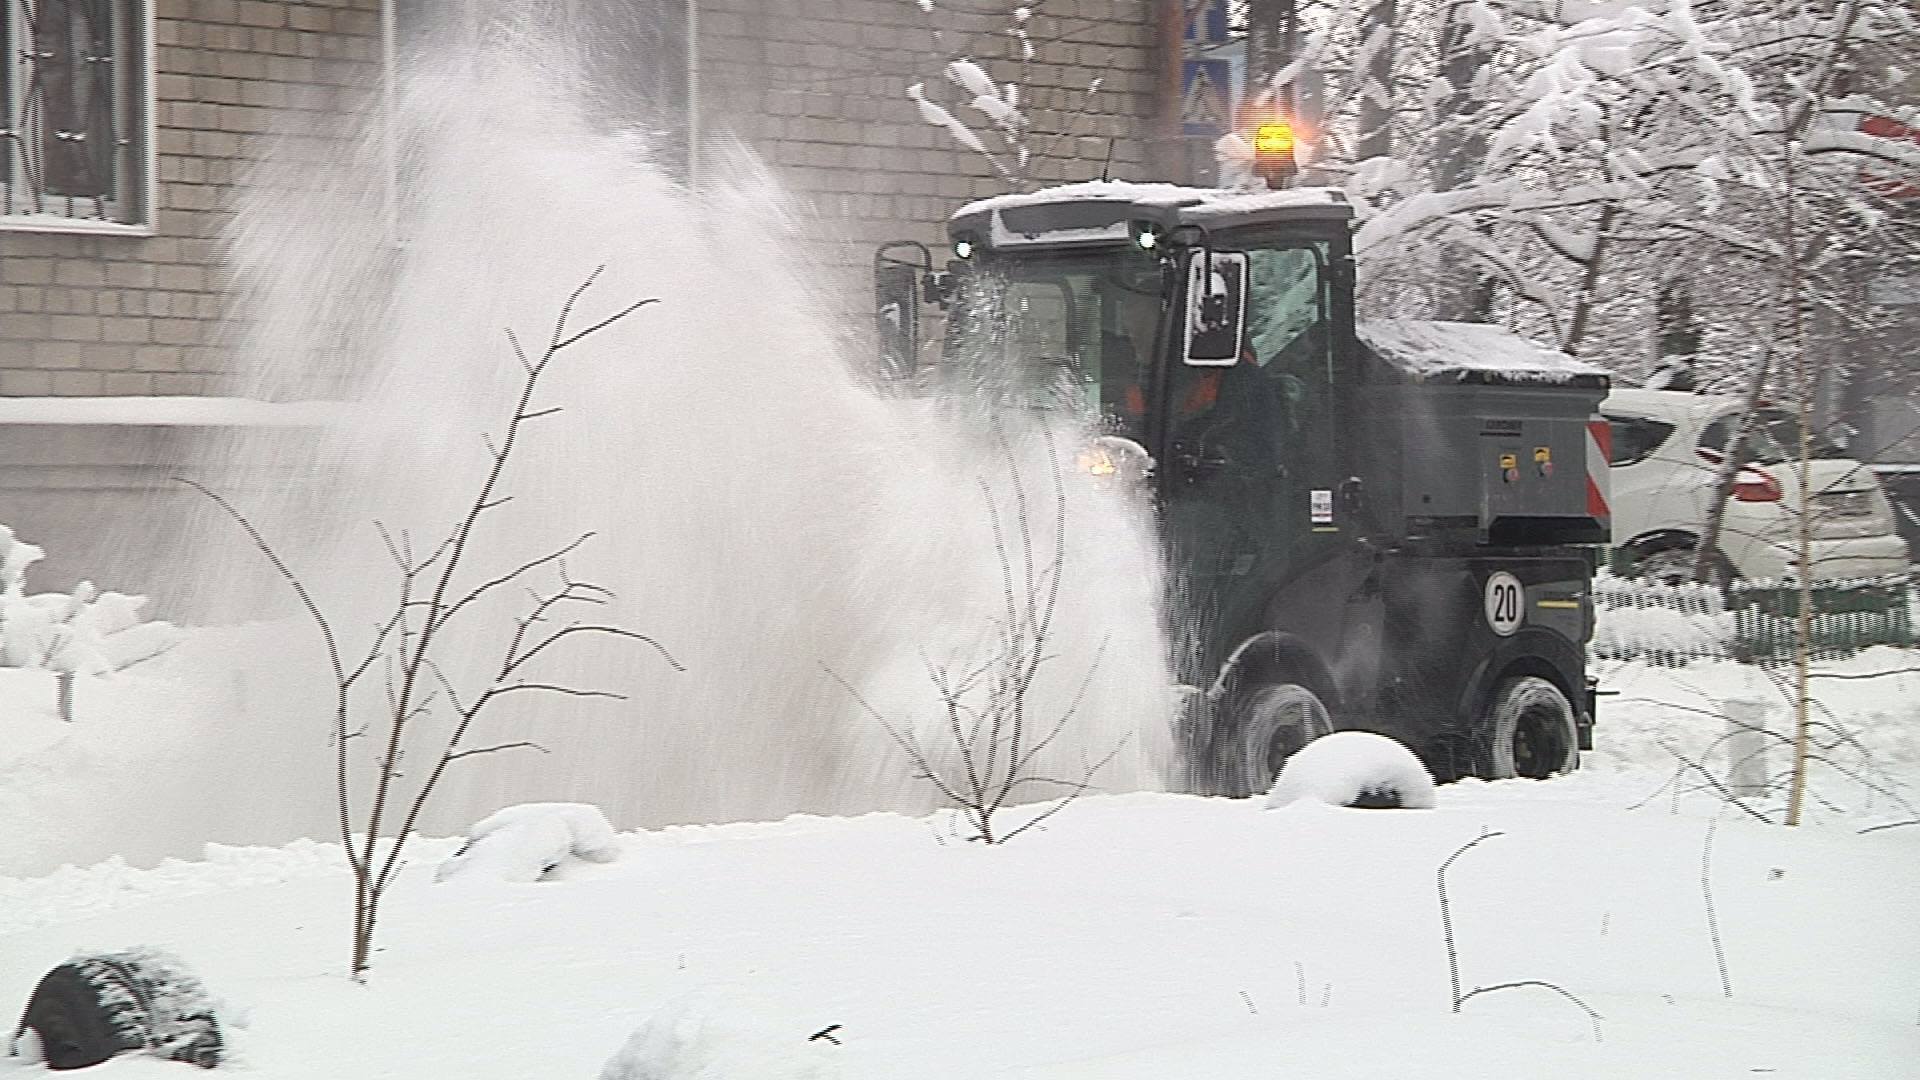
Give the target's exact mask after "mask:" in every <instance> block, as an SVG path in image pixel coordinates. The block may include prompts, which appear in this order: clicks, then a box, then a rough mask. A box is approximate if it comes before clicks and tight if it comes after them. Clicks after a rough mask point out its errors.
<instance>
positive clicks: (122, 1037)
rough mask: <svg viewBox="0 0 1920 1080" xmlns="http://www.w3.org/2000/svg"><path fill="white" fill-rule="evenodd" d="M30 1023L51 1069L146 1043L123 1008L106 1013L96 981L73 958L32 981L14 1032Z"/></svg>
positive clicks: (77, 1064)
mask: <svg viewBox="0 0 1920 1080" xmlns="http://www.w3.org/2000/svg"><path fill="white" fill-rule="evenodd" d="M28 1028H31V1029H33V1031H34V1033H35V1034H37V1035H39V1036H40V1051H41V1053H42V1055H44V1057H45V1059H46V1063H47V1068H49V1069H63V1070H64V1069H84V1068H86V1067H87V1066H89V1065H98V1064H100V1063H101V1062H103V1061H105V1060H107V1059H108V1058H110V1057H113V1056H114V1055H115V1054H121V1053H125V1052H126V1051H128V1050H141V1049H144V1048H145V1047H146V1045H147V1037H146V1032H145V1031H143V1030H142V1029H141V1027H140V1025H139V1022H138V1021H137V1020H136V1019H134V1018H133V1017H131V1016H130V1015H129V1014H128V1013H127V1012H126V1011H125V1010H122V1011H121V1013H120V1015H119V1016H118V1017H115V1016H113V1015H110V1014H109V1013H108V1011H107V1009H106V1006H105V1005H104V1003H102V1002H101V1000H100V991H99V989H98V987H96V986H95V985H94V983H93V982H92V981H91V980H89V979H88V978H87V977H86V976H85V975H84V974H83V973H82V972H81V971H80V969H79V968H77V967H75V966H74V965H73V964H61V965H60V966H59V967H56V968H54V969H53V970H52V971H49V972H47V974H46V975H45V976H44V977H42V978H41V980H40V985H38V986H36V987H34V989H33V996H32V997H30V998H28V999H27V1009H26V1012H25V1014H24V1015H22V1016H21V1017H20V1027H19V1029H18V1031H16V1033H15V1034H16V1037H18V1034H19V1032H24V1031H25V1030H27V1029H28Z"/></svg>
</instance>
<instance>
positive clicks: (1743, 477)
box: [1600, 389, 1907, 581]
mask: <svg viewBox="0 0 1920 1080" xmlns="http://www.w3.org/2000/svg"><path fill="white" fill-rule="evenodd" d="M1741 408H1742V402H1741V400H1740V399H1739V398H1736V397H1728V396H1718V395H1711V394H1689V393H1682V392H1679V391H1673V390H1630V389H1623V390H1615V391H1613V393H1611V394H1610V395H1608V397H1607V399H1606V401H1605V402H1604V403H1603V404H1602V405H1601V407H1600V411H1601V413H1602V414H1604V415H1605V416H1606V418H1607V420H1608V421H1609V422H1610V424H1611V426H1612V428H1613V453H1612V456H1611V459H1610V461H1611V464H1612V466H1613V469H1612V480H1613V500H1612V502H1613V538H1614V544H1615V545H1616V546H1617V547H1619V548H1621V549H1623V550H1624V551H1625V553H1626V555H1627V558H1628V559H1629V560H1630V565H1631V566H1632V568H1633V570H1632V572H1634V573H1636V574H1639V575H1640V576H1644V577H1651V578H1657V579H1660V580H1667V581H1678V580H1685V579H1690V578H1691V576H1692V568H1693V559H1694V552H1695V550H1696V548H1697V547H1698V545H1699V542H1700V535H1701V533H1702V532H1703V531H1704V530H1705V527H1706V522H1707V516H1708V515H1707V511H1708V507H1709V506H1710V505H1711V504H1712V501H1713V485H1714V479H1715V476H1716V474H1717V472H1718V469H1719V465H1720V463H1721V461H1723V460H1724V452H1725V449H1726V446H1727V443H1728V442H1729V441H1731V439H1732V437H1733V433H1734V431H1735V429H1736V427H1737V425H1738V424H1739V421H1740V412H1741ZM1798 432H1799V426H1798V422H1797V420H1796V418H1795V416H1794V415H1793V414H1792V413H1790V412H1787V411H1785V410H1779V409H1767V410H1762V411H1761V413H1760V423H1759V424H1757V425H1756V426H1755V428H1754V430H1753V432H1752V433H1751V435H1750V437H1749V440H1748V442H1749V445H1748V447H1747V453H1746V462H1745V464H1744V466H1743V467H1742V468H1741V469H1740V472H1739V474H1738V475H1737V477H1736V480H1735V483H1734V489H1733V496H1732V498H1731V499H1729V500H1728V502H1727V511H1726V515H1725V519H1724V521H1723V523H1722V525H1721V530H1720V542H1719V544H1718V548H1719V551H1718V553H1717V554H1716V555H1715V559H1714V561H1715V563H1716V564H1717V569H1718V571H1719V572H1720V573H1721V574H1722V575H1737V576H1739V577H1745V578H1785V577H1790V576H1792V572H1793V565H1794V557H1795V554H1796V552H1797V550H1798V545H1799V538H1798V522H1799V514H1800V478H1799V456H1800V455H1799V435H1798ZM1838 454H1839V451H1838V450H1836V449H1835V448H1833V447H1829V446H1819V447H1816V449H1815V455H1816V456H1815V457H1814V458H1813V459H1812V460H1811V461H1809V462H1808V470H1807V491H1808V493H1809V500H1810V502H1811V507H1812V514H1811V519H1812V523H1813V541H1812V552H1811V554H1812V562H1813V576H1814V577H1815V578H1816V579H1831V578H1852V577H1873V576H1877V575H1881V574H1892V573H1900V572H1903V571H1905V570H1906V569H1907V545H1906V542H1905V541H1903V540H1902V539H1901V538H1900V536H1899V534H1898V533H1897V532H1896V531H1895V530H1894V521H1893V510H1892V507H1891V506H1890V505H1889V503H1888V502H1887V498H1886V495H1885V493H1884V492H1882V491H1881V488H1880V482H1879V480H1878V479H1876V478H1875V476H1874V474H1873V471H1872V469H1870V468H1869V467H1867V466H1866V465H1863V464H1861V463H1860V462H1858V461H1854V460H1852V459H1849V458H1844V457H1839V456H1837V455H1838Z"/></svg>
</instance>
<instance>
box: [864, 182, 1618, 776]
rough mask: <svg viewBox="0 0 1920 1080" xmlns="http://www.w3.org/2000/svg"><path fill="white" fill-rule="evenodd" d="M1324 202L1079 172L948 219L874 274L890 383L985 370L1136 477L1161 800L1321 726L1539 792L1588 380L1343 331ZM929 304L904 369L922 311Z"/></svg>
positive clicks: (1574, 714)
mask: <svg viewBox="0 0 1920 1080" xmlns="http://www.w3.org/2000/svg"><path fill="white" fill-rule="evenodd" d="M1351 221H1352V207H1351V205H1350V204H1349V203H1348V202H1347V200H1346V199H1345V197H1344V196H1343V195H1342V194H1341V193H1340V192H1338V191H1336V190H1332V189H1324V188H1308V189H1294V190H1279V191H1257V192H1247V191H1224V190H1207V189H1196V188H1186V187H1177V186H1173V185H1160V184H1128V183H1110V182H1106V181H1099V182H1093V183H1087V184H1076V185H1069V186H1065V187H1058V188H1053V189H1049V190H1043V191H1038V192H1033V193H1025V194H1017V195H1008V196H1002V197H997V198H992V199H987V200H984V201H980V202H975V203H973V204H971V205H969V206H966V207H965V208H963V209H961V210H960V211H959V212H958V213H956V214H954V215H953V217H952V219H951V220H950V222H949V235H950V237H951V242H952V245H953V251H954V254H955V256H956V259H955V260H954V261H953V262H951V263H949V264H948V266H947V268H946V269H945V270H944V271H940V272H936V271H935V269H934V267H933V265H932V260H931V258H930V256H929V252H928V251H927V249H925V248H924V247H921V246H919V245H916V244H904V245H888V246H886V247H884V248H882V249H881V251H880V252H879V254H878V255H877V257H876V283H877V295H878V300H879V307H880V331H881V337H882V338H883V340H884V349H883V351H884V353H885V358H886V361H887V363H888V364H889V365H890V366H891V367H892V368H893V369H894V370H895V371H896V372H898V373H901V374H911V375H914V376H915V377H919V378H927V377H932V378H934V379H936V380H937V379H938V378H939V377H940V372H942V371H943V370H948V369H952V368H954V367H956V366H967V365H979V364H982V363H984V364H987V365H998V366H999V367H1000V368H1001V369H1002V370H1004V371H1006V372H1009V373H1011V378H1012V379H1013V381H1014V382H1015V383H1016V384H1018V386H1017V390H1018V392H1021V393H1025V394H1027V395H1028V396H1029V397H1030V399H1031V400H1033V401H1035V402H1040V403H1043V404H1045V405H1049V406H1053V407H1065V408H1070V409H1075V410H1080V411H1082V412H1083V413H1084V414H1085V415H1088V416H1090V417H1094V416H1097V425H1098V426H1097V430H1098V432H1099V433H1100V434H1099V437H1098V438H1096V439H1095V440H1094V442H1093V445H1092V446H1091V447H1090V448H1089V450H1088V451H1087V452H1086V453H1083V454H1082V455H1081V460H1082V462H1083V463H1090V465H1091V467H1092V468H1093V469H1094V470H1095V471H1100V472H1118V473H1128V472H1133V473H1136V474H1138V475H1140V476H1141V477H1142V482H1143V483H1145V484H1147V485H1149V486H1150V490H1151V491H1152V493H1153V496H1154V504H1155V506H1156V507H1157V511H1158V516H1159V521H1160V527H1161V532H1162V536H1163V538H1164V541H1165V543H1166V546H1167V551H1168V557H1169V565H1170V569H1171V578H1172V583H1173V590H1174V592H1175V594H1176V595H1175V596H1174V600H1173V603H1172V605H1171V606H1172V610H1171V613H1170V615H1171V617H1172V618H1173V619H1175V620H1176V622H1177V625H1176V626H1175V628H1174V629H1175V637H1176V641H1177V642H1182V643H1183V651H1184V652H1185V653H1186V655H1185V656H1183V657H1178V658H1176V659H1177V662H1178V663H1179V664H1181V665H1182V666H1183V667H1184V668H1185V670H1183V671H1181V673H1180V674H1181V678H1182V679H1183V681H1184V682H1186V683H1188V684H1190V685H1191V686H1193V687H1194V688H1196V693H1195V694H1194V695H1193V706H1194V707H1192V708H1190V709H1189V710H1187V712H1186V715H1185V716H1183V718H1182V719H1181V720H1180V722H1179V723H1180V728H1181V730H1180V732H1179V735H1180V742H1181V745H1182V749H1183V752H1184V756H1185V759H1186V767H1187V769H1188V777H1187V786H1189V787H1191V788H1193V789H1195V790H1200V791H1208V792H1217V793H1227V794H1240V793H1247V792H1251V791H1256V790H1263V789H1264V788H1265V787H1266V786H1267V785H1268V784H1269V783H1270V782H1271V780H1272V778H1273V776H1274V775H1275V773H1276V771H1277V770H1278V768H1279V765H1280V763H1281V762H1282V761H1283V760H1284V758H1285V756H1286V755H1287V754H1289V753H1291V752H1292V751H1293V750H1294V749H1297V748H1298V747H1299V746H1301V745H1303V744H1304V742H1305V741H1306V740H1308V739H1311V738H1314V737H1316V736H1318V735H1320V734H1322V733H1325V732H1326V731H1329V730H1332V729H1334V728H1363V729H1369V730H1374V731H1378V732H1381V733H1384V734H1388V735H1391V736H1393V737H1395V738H1397V739H1399V740H1400V741H1401V742H1402V743H1404V744H1406V745H1407V746H1409V747H1411V748H1413V749H1414V750H1415V751H1416V752H1418V753H1419V754H1420V756H1421V757H1422V759H1423V760H1425V761H1426V762H1427V764H1428V765H1429V767H1430V768H1432V769H1433V771H1434V772H1435V774H1436V775H1438V776H1440V777H1442V778H1443V779H1444V778H1451V777H1458V776H1462V775H1469V774H1471V775H1480V776H1486V777H1506V776H1531V777H1544V776H1548V775H1550V774H1552V773H1555V772H1560V771H1564V770H1567V769H1570V768H1573V767H1575V766H1576V765H1577V764H1578V761H1579V757H1578V753H1577V750H1579V749H1582V748H1587V747H1590V746H1591V738H1592V727H1593V694H1592V691H1591V689H1590V687H1589V685H1588V681H1587V678H1586V662H1585V643H1586V642H1587V640H1588V638H1589V637H1590V635H1591V633H1592V630H1593V601H1592V597H1591V593H1590V589H1589V585H1590V582H1591V578H1592V573H1593V568H1594V566H1595V564H1596V556H1597V551H1598V549H1597V548H1596V547H1595V546H1594V545H1601V544H1604V543H1605V542H1606V541H1607V539H1608V520H1607V519H1608V513H1607V505H1606V490H1607V488H1606V469H1607V452H1606V449H1605V447H1606V443H1607V440H1608V432H1607V427H1606V425H1605V423H1604V421H1602V420H1601V419H1600V418H1599V417H1598V416H1597V415H1596V414H1597V411H1598V407H1599V404H1600V400H1601V398H1603V397H1604V396H1605V395H1606V393H1607V387H1608V384H1607V377H1606V375H1605V373H1604V372H1602V371H1601V370H1599V369H1597V368H1593V367H1591V366H1588V365H1585V364H1582V363H1580V362H1578V361H1576V360H1574V359H1573V358H1571V357H1569V356H1566V355H1565V354H1562V353H1558V352H1554V351H1552V350H1548V349H1544V348H1541V347H1538V346H1536V345H1533V344H1532V343H1530V342H1528V341H1526V340H1525V339H1522V338H1520V337H1518V336H1516V335H1514V334H1510V333H1508V332H1506V331H1505V330H1502V329H1499V328H1496V327H1492V326H1483V325H1473V324H1463V323H1437V322H1412V321H1387V322H1379V323H1362V324H1360V325H1358V326H1356V325H1355V318H1354V270H1353V258H1352V248H1351V238H1350V234H1351ZM929 302H938V303H939V304H940V305H941V306H942V307H943V308H945V309H946V312H947V321H948V327H947V333H946V335H945V338H946V340H945V348H944V351H943V355H942V357H941V358H940V359H939V360H936V361H932V362H931V363H929V364H927V365H924V366H925V369H926V370H919V371H916V368H919V367H921V366H922V365H920V364H919V363H918V354H919V341H918V326H919V321H920V319H919V316H920V313H921V309H922V305H923V304H925V303H929Z"/></svg>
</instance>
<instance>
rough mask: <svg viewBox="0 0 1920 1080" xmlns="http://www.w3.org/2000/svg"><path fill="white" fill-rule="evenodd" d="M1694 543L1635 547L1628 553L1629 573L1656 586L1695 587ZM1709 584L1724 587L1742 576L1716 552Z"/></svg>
mask: <svg viewBox="0 0 1920 1080" xmlns="http://www.w3.org/2000/svg"><path fill="white" fill-rule="evenodd" d="M1695 547H1696V545H1695V543H1694V542H1693V541H1691V540H1688V541H1678V542H1668V543H1666V544H1663V545H1661V546H1659V547H1648V548H1642V547H1638V546H1636V547H1634V548H1630V549H1628V550H1629V552H1630V554H1631V560H1632V561H1631V563H1630V564H1629V565H1630V570H1629V573H1631V574H1632V576H1633V577H1635V578H1638V579H1639V580H1641V581H1647V582H1652V583H1654V584H1657V585H1688V584H1692V583H1693V580H1694V578H1693V564H1694V550H1695ZM1707 573H1708V577H1707V582H1706V583H1707V584H1709V585H1712V586H1715V587H1716V588H1718V587H1723V586H1725V585H1726V584H1727V582H1729V581H1732V580H1733V579H1734V578H1735V577H1738V576H1739V575H1738V574H1736V573H1734V570H1733V565H1732V564H1731V563H1729V562H1727V557H1726V556H1725V555H1722V554H1720V553H1719V552H1717V551H1716V552H1714V554H1713V557H1712V558H1711V559H1710V560H1709V562H1708V571H1707Z"/></svg>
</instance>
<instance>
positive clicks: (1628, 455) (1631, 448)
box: [1607, 416, 1673, 465]
mask: <svg viewBox="0 0 1920 1080" xmlns="http://www.w3.org/2000/svg"><path fill="white" fill-rule="evenodd" d="M1607 424H1608V426H1610V427H1612V428H1613V453H1612V454H1611V455H1609V456H1608V458H1607V464H1609V465H1636V464H1639V463H1640V462H1642V461H1645V460H1646V459H1647V455H1648V454H1651V453H1653V452H1654V451H1655V450H1658V449H1659V448H1660V444H1661V443H1663V442H1666V441H1667V436H1669V435H1671V434H1673V425H1672V424H1663V423H1661V422H1660V421H1658V420H1648V419H1646V418H1644V417H1639V416H1609V417H1607Z"/></svg>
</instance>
